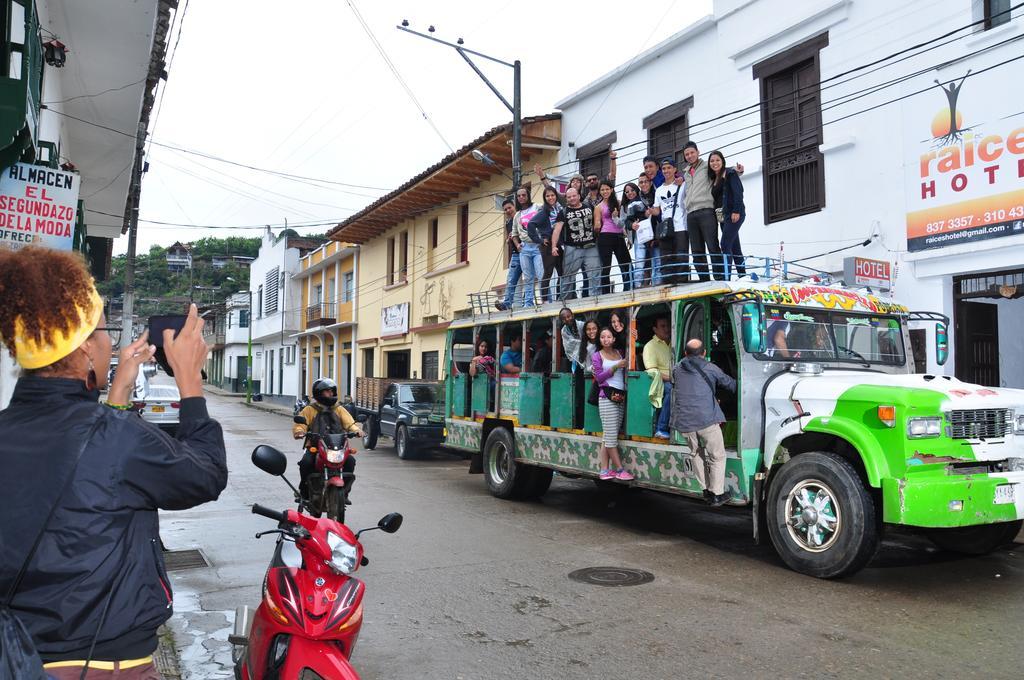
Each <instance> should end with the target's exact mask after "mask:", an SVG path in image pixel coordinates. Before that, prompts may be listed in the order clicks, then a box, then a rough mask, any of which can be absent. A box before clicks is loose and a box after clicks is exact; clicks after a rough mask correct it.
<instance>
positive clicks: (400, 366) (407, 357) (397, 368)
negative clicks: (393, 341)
mask: <svg viewBox="0 0 1024 680" xmlns="http://www.w3.org/2000/svg"><path fill="white" fill-rule="evenodd" d="M384 355H385V356H386V357H387V359H386V362H387V373H388V374H387V377H388V378H399V379H402V380H405V379H408V377H409V370H410V368H411V365H412V350H409V349H400V350H395V351H393V352H385V353H384Z"/></svg>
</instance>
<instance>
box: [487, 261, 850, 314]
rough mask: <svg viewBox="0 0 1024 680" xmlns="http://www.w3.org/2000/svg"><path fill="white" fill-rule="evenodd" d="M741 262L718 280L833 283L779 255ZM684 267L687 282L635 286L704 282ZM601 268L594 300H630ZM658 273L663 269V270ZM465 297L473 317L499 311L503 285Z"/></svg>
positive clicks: (825, 274)
mask: <svg viewBox="0 0 1024 680" xmlns="http://www.w3.org/2000/svg"><path fill="white" fill-rule="evenodd" d="M691 258H692V256H691ZM728 259H729V258H728V256H725V260H726V261H727V260H728ZM743 264H744V266H745V268H746V272H747V273H746V274H745V275H744V276H740V275H739V274H738V273H737V272H736V271H735V269H734V267H729V275H728V276H727V277H724V278H722V279H718V281H719V282H723V283H724V282H750V283H772V282H775V283H784V282H789V283H817V284H821V285H829V284H832V283H834V276H833V274H831V273H830V272H826V271H823V270H821V269H815V268H814V267H809V266H807V265H804V264H800V263H798V262H789V261H786V260H782V259H779V258H775V257H762V256H758V255H748V256H746V257H745V258H744V263H743ZM709 267H713V268H714V271H715V272H719V273H720V272H721V271H722V270H723V269H724V267H723V264H722V262H721V261H719V262H713V263H712V264H711V265H709ZM662 269H663V270H664V266H663V267H662ZM686 269H687V271H688V273H689V275H690V276H691V280H690V281H689V282H688V283H680V284H668V283H662V284H657V285H655V286H651V285H649V284H648V285H646V286H643V287H642V288H638V289H636V290H646V289H648V288H669V287H674V286H690V285H693V284H697V283H705V281H700V280H698V279H696V278H693V277H696V276H697V270H696V269H695V268H694V266H693V264H692V262H691V263H690V264H689V265H686ZM613 270H615V274H616V276H612V271H613ZM605 271H607V273H608V276H609V277H610V279H611V280H610V285H611V287H612V291H611V292H608V293H602V294H599V295H597V296H591V297H596V298H597V299H599V300H600V302H598V303H597V304H599V305H600V306H605V303H606V302H608V303H612V302H614V301H616V300H617V299H621V300H622V302H623V303H625V302H628V301H629V300H630V298H631V297H632V296H630V295H629V293H630V292H632V291H631V290H630V289H629V288H624V286H623V285H622V276H621V271H619V270H618V265H617V264H613V265H609V266H608V267H605V268H603V269H602V270H601V273H602V274H603V273H605ZM648 271H649V268H648ZM662 273H664V271H663V272H662ZM649 277H650V275H649V273H648V278H649ZM552 278H553V279H554V277H552ZM712 282H714V279H713V280H712ZM560 283H561V282H560V280H559V281H558V282H557V283H556V282H555V281H554V280H553V281H552V282H551V284H550V285H551V286H552V287H553V288H554V289H556V290H558V289H560ZM519 285H520V286H522V285H523V284H522V281H521V280H520V282H519ZM584 285H586V284H585V281H580V282H579V283H578V284H577V285H576V286H575V289H576V290H580V288H581V287H582V286H584ZM534 286H535V291H534V297H535V298H540V295H539V294H538V293H539V290H538V289H539V287H540V284H539V283H534ZM516 293H517V294H516V298H519V297H520V293H519V291H518V290H517V291H516ZM468 297H469V305H470V309H471V310H472V314H473V316H474V317H477V316H484V315H488V316H489V315H491V314H493V313H495V312H496V311H502V310H500V309H499V308H498V307H497V303H500V302H503V301H504V299H505V290H504V286H502V288H501V289H500V290H485V291H477V292H474V293H469V294H468ZM575 299H577V300H578V299H579V298H578V297H577V298H575ZM588 299H589V298H588ZM518 303H519V300H518V299H516V300H513V304H514V305H516V306H515V309H516V310H518V309H521V307H520V306H519V305H518ZM556 306H557V307H562V306H565V301H563V300H561V299H560V296H559V298H558V299H556V300H555V301H553V302H540V300H539V299H537V300H535V304H533V305H527V307H529V308H530V309H534V310H537V311H543V310H544V308H546V307H556ZM509 309H512V307H511V306H510V307H509Z"/></svg>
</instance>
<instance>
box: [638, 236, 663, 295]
mask: <svg viewBox="0 0 1024 680" xmlns="http://www.w3.org/2000/svg"><path fill="white" fill-rule="evenodd" d="M633 257H634V258H635V259H634V260H633V287H634V288H639V287H640V286H641V285H643V284H644V283H645V279H646V284H647V285H651V286H657V285H660V284H661V248H659V247H658V241H657V239H655V240H654V241H651V242H650V243H646V244H645V243H634V244H633Z"/></svg>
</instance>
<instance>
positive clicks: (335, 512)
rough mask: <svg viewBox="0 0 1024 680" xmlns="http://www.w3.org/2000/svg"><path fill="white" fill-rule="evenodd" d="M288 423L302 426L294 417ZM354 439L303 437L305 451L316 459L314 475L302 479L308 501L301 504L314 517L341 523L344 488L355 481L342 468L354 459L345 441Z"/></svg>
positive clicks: (351, 435)
mask: <svg viewBox="0 0 1024 680" xmlns="http://www.w3.org/2000/svg"><path fill="white" fill-rule="evenodd" d="M292 420H294V421H295V422H296V423H298V424H299V425H305V424H306V419H305V418H303V417H302V416H295V417H294V418H293V419H292ZM358 436H359V433H358V432H343V433H339V434H323V435H322V434H317V433H315V432H309V433H307V434H306V439H305V440H304V442H305V448H307V449H308V450H309V451H311V452H313V453H314V454H315V455H316V471H315V472H314V473H313V474H311V475H309V476H308V477H307V478H306V479H305V482H306V493H307V494H308V495H309V497H308V498H306V499H304V501H305V503H306V506H307V508H308V509H309V511H310V513H312V515H313V516H314V517H319V516H320V515H322V514H324V513H326V514H327V516H328V517H330V518H331V519H333V520H336V521H338V522H344V521H345V506H346V505H347V503H348V488H349V487H350V486H351V485H352V481H353V480H354V479H355V473H352V472H345V471H344V470H343V468H344V467H345V461H347V460H348V457H349V456H352V455H355V451H354V450H353V449H352V447H351V446H349V444H348V440H349V439H354V438H356V437H358Z"/></svg>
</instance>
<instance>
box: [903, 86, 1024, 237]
mask: <svg viewBox="0 0 1024 680" xmlns="http://www.w3.org/2000/svg"><path fill="white" fill-rule="evenodd" d="M1008 75H1009V73H1008V70H1007V69H1006V68H993V69H991V70H984V69H979V71H978V72H972V71H969V70H966V69H965V70H964V71H963V72H962V73H958V74H957V73H950V74H948V75H947V74H945V73H944V74H943V77H944V78H945V79H946V81H945V82H939V83H936V84H935V85H934V86H933V87H932V89H931V90H929V91H927V92H923V93H921V94H918V95H916V96H913V97H910V98H909V99H908V100H907V102H906V105H905V108H904V111H905V113H906V118H905V121H906V122H905V125H906V127H905V133H904V139H905V140H906V144H907V151H906V155H905V158H906V163H907V165H906V168H905V177H906V192H905V193H906V195H907V249H908V250H910V251H920V250H928V249H931V248H943V247H946V246H952V245H957V244H960V243H971V242H975V241H982V240H987V239H994V238H1000V237H1002V236H1012V235H1015V234H1024V106H1022V105H1021V104H1022V101H1024V100H1022V99H1021V98H1019V97H1015V96H1012V95H1011V93H1012V92H1015V91H1017V85H1015V84H1012V83H1013V80H1012V78H1008ZM1018 75H1019V71H1018ZM915 82H916V81H915Z"/></svg>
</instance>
